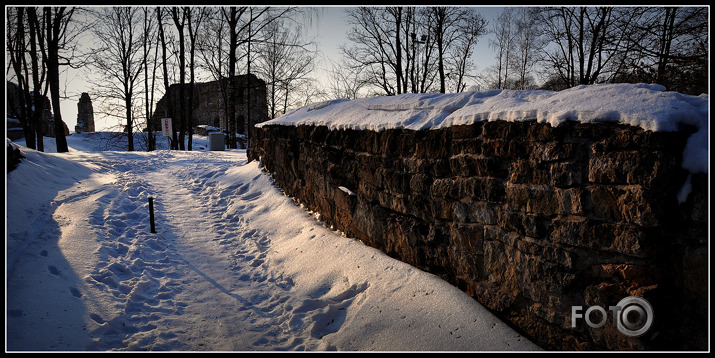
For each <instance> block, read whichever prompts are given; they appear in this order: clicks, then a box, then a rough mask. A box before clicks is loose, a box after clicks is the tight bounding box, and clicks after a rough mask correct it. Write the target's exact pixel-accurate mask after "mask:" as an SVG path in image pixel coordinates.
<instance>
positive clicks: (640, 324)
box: [614, 296, 653, 337]
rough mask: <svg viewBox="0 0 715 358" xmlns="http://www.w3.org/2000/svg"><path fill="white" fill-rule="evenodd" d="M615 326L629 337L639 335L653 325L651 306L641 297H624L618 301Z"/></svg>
mask: <svg viewBox="0 0 715 358" xmlns="http://www.w3.org/2000/svg"><path fill="white" fill-rule="evenodd" d="M617 306H618V307H620V308H621V309H620V311H618V313H617V317H614V318H615V321H616V328H618V330H619V331H620V332H621V333H623V334H625V335H626V336H629V337H639V336H641V335H643V334H644V333H646V332H647V331H648V330H649V329H650V326H651V325H653V308H652V307H651V306H650V303H648V301H646V300H645V299H644V298H642V297H634V296H630V297H626V298H624V299H622V300H620V301H619V302H618V305H617Z"/></svg>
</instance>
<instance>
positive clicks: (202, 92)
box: [152, 75, 269, 134]
mask: <svg viewBox="0 0 715 358" xmlns="http://www.w3.org/2000/svg"><path fill="white" fill-rule="evenodd" d="M249 76H250V77H249ZM249 78H250V81H249ZM249 84H250V89H249ZM222 85H223V86H222ZM227 85H228V81H227V80H221V82H219V81H212V82H205V83H195V84H194V97H193V103H192V108H193V110H192V124H193V126H194V127H197V126H211V127H216V128H220V129H223V130H224V131H226V130H227V128H228V126H227V124H226V123H225V118H226V115H225V112H226V111H225V104H224V103H225V102H226V101H225V100H224V97H225V95H222V87H223V88H224V90H225V88H226V87H227ZM184 86H185V89H186V90H185V91H184V96H186V99H185V100H188V89H189V88H190V87H189V85H188V84H185V85H184ZM180 87H181V85H180V84H173V85H171V86H170V87H169V91H168V94H169V95H170V96H171V107H172V108H168V106H167V95H166V94H165V95H164V96H163V97H162V98H161V99H160V100H159V102H157V104H156V110H155V111H154V115H153V117H152V119H153V121H152V122H153V123H155V127H154V129H155V130H157V131H160V130H161V129H160V128H159V123H161V118H165V117H170V118H172V125H173V127H174V131H175V132H177V131H179V119H178V118H179V114H178V113H179V110H180V102H179V90H180ZM234 88H235V94H234V95H235V97H234V104H235V106H236V119H237V121H238V129H237V133H239V134H246V125H248V126H249V127H252V126H253V125H255V124H257V123H261V122H265V121H267V120H268V119H269V117H268V104H267V102H266V83H265V82H264V81H263V80H261V79H259V78H258V77H256V76H255V75H240V76H236V77H234ZM249 93H250V96H251V98H250V101H248V100H247V96H248V95H249ZM248 103H250V105H251V106H250V110H249V107H248ZM249 113H250V115H249Z"/></svg>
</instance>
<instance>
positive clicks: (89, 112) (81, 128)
mask: <svg viewBox="0 0 715 358" xmlns="http://www.w3.org/2000/svg"><path fill="white" fill-rule="evenodd" d="M74 130H75V132H77V133H81V132H94V109H93V108H92V100H91V99H90V98H89V94H87V92H84V93H82V96H80V98H79V102H77V126H75V127H74Z"/></svg>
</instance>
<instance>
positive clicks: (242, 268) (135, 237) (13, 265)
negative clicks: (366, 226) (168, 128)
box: [7, 151, 536, 351]
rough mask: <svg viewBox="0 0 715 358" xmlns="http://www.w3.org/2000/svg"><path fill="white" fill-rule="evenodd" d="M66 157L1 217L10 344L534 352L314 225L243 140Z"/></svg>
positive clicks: (480, 312)
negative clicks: (224, 147) (217, 147)
mask: <svg viewBox="0 0 715 358" xmlns="http://www.w3.org/2000/svg"><path fill="white" fill-rule="evenodd" d="M30 154H32V155H28V162H30V163H29V164H32V162H33V161H34V162H37V163H39V162H40V161H42V160H43V158H45V157H44V154H42V155H41V154H37V153H30ZM68 157H70V159H71V161H74V162H75V163H78V164H80V165H76V164H72V165H73V166H69V168H70V169H69V171H68V173H69V174H67V173H62V172H61V171H62V168H64V166H61V167H60V166H53V167H51V166H49V165H47V166H42V165H43V163H39V164H38V165H39V166H40V167H42V168H43V169H42V170H44V171H45V173H46V174H50V175H49V177H54V178H62V177H63V176H64V177H65V179H64V180H61V179H55V180H54V181H52V182H50V183H44V185H46V186H49V187H52V188H54V189H51V190H49V192H50V193H51V195H46V196H47V197H41V196H42V195H39V194H38V197H37V198H33V200H32V201H37V202H42V201H43V200H44V201H47V202H49V203H50V204H49V205H32V203H28V204H27V205H25V206H24V210H19V209H18V212H13V210H10V209H11V208H9V213H8V217H9V219H14V218H18V217H21V216H23V215H25V216H27V215H30V216H33V217H37V218H38V219H37V220H35V222H34V224H33V225H30V226H29V227H24V228H20V227H12V228H11V227H9V228H8V278H7V289H8V292H9V293H8V297H7V312H8V314H7V342H8V343H7V348H8V349H9V350H70V351H74V350H132V351H141V350H174V351H204V350H205V351H252V350H334V349H337V350H513V349H516V350H531V349H536V347H535V346H534V345H533V344H531V343H530V342H528V341H527V340H526V339H524V338H522V337H520V336H519V335H518V334H516V333H515V332H514V331H512V330H511V329H510V328H509V327H508V326H506V325H505V324H504V323H502V322H501V321H499V320H498V319H496V318H495V317H493V316H492V315H491V314H489V313H488V312H487V311H486V310H484V309H483V308H482V307H481V306H480V305H478V304H476V302H474V301H473V300H472V299H471V298H469V297H467V296H466V295H464V294H463V293H461V292H459V291H458V290H456V289H455V288H453V287H451V286H449V285H448V284H446V283H445V282H444V281H442V280H439V279H438V278H436V277H434V276H433V275H429V274H426V273H423V272H421V271H419V270H416V269H414V268H412V267H410V266H409V265H406V264H403V263H401V262H399V261H395V260H393V259H391V258H389V257H387V256H385V255H383V254H382V253H380V252H378V251H376V250H374V249H371V248H369V247H366V246H364V245H362V244H361V243H359V242H357V241H355V240H352V239H348V238H345V237H341V236H340V235H339V234H338V233H336V232H334V231H331V230H329V229H328V228H325V227H323V226H321V225H320V224H319V223H318V222H316V220H315V218H314V217H313V216H311V215H310V213H307V212H306V211H304V210H303V209H302V208H300V207H299V206H296V205H295V204H294V203H293V202H292V201H291V200H290V199H289V198H287V197H285V196H284V195H282V193H281V192H280V190H279V189H278V188H276V187H275V186H273V184H272V182H271V180H270V178H269V177H268V176H267V175H266V174H265V173H263V172H262V171H261V169H260V167H259V164H258V163H256V162H252V163H246V159H245V158H246V157H245V153H243V152H233V151H227V152H188V153H187V152H178V151H157V152H153V153H123V152H103V153H82V152H74V153H73V154H71V155H68ZM25 165H26V166H25V167H24V168H28V167H27V165H28V164H25ZM47 168H50V169H51V170H52V171H49V170H48V169H47ZM23 170H24V169H23ZM67 176H70V178H66V177H67ZM8 178H10V176H8ZM36 179H37V180H44V179H41V178H36ZM32 184H34V185H37V183H32ZM18 185H19V184H18ZM27 185H30V184H27ZM12 188H13V189H16V188H17V187H16V186H13V187H12ZM8 192H9V191H8ZM55 193H56V196H54V197H53V195H54V194H55ZM149 196H152V197H153V198H154V207H155V217H156V220H155V221H156V231H157V232H156V233H155V234H152V233H150V229H149V227H150V226H149V216H148V200H147V198H148V197H149ZM13 200H16V199H13Z"/></svg>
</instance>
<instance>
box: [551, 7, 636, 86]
mask: <svg viewBox="0 0 715 358" xmlns="http://www.w3.org/2000/svg"><path fill="white" fill-rule="evenodd" d="M636 10H638V9H637V8H623V7H607V6H602V7H601V6H599V7H560V8H544V9H542V11H541V17H540V18H541V21H542V22H543V23H544V24H545V27H544V30H545V36H546V39H547V40H548V41H550V43H551V44H552V45H554V46H553V48H555V50H552V51H548V52H547V51H545V52H544V54H545V55H546V64H547V67H548V68H550V69H552V72H553V73H558V75H559V76H560V78H561V80H562V81H563V83H564V84H565V85H566V86H567V87H571V86H575V85H577V84H583V85H585V84H593V83H597V82H610V81H612V80H613V79H614V77H615V76H616V75H617V74H618V72H619V69H620V68H622V67H623V64H624V61H626V60H627V58H628V57H629V56H628V52H629V51H631V49H632V44H631V42H630V41H628V36H629V33H630V32H631V31H633V29H634V26H635V25H636V24H637V22H638V18H639V16H640V11H636Z"/></svg>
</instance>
